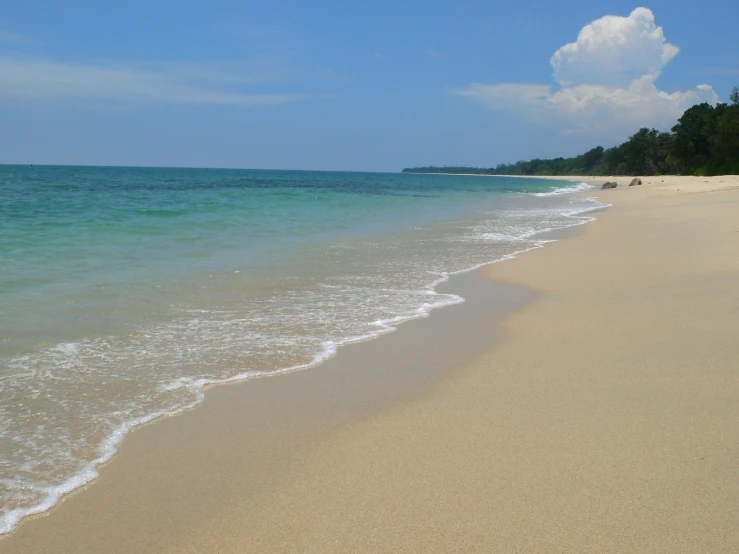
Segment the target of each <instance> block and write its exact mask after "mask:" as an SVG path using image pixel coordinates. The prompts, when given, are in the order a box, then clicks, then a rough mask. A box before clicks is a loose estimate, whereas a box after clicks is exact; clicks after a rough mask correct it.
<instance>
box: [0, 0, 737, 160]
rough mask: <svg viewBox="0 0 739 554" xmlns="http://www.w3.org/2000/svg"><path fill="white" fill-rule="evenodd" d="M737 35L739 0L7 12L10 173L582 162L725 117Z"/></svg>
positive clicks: (4, 44)
mask: <svg viewBox="0 0 739 554" xmlns="http://www.w3.org/2000/svg"><path fill="white" fill-rule="evenodd" d="M606 16H616V17H606ZM737 21H739V2H736V0H721V1H719V0H706V1H703V2H675V1H674V0H672V1H670V2H667V1H654V2H649V3H645V4H634V3H629V2H620V1H614V2H593V1H592V0H588V1H585V0H582V1H581V0H562V1H560V2H551V1H538V0H536V1H529V2H491V1H487V2H477V1H472V2H462V1H457V2H437V1H425V2H415V1H407V2H402V1H400V0H395V1H384V0H379V1H374V2H370V1H366V2H363V3H353V2H346V1H344V2H334V1H320V0H316V1H314V2H284V1H278V0H274V1H271V2H257V1H254V2H223V1H218V0H212V1H210V2H208V3H205V2H194V1H178V2H174V1H170V2H163V1H156V0H149V1H146V2H144V1H137V0H131V1H128V2H125V3H124V2H110V3H101V2H81V1H74V0H69V1H67V2H63V3H62V2H58V1H55V2H51V1H49V2H38V1H33V0H28V1H26V2H14V3H6V5H5V6H4V8H3V11H2V13H0V125H1V126H2V130H3V132H2V133H0V163H34V164H44V163H48V164H93V165H98V164H99V165H152V166H198V167H254V168H285V169H332V170H333V169H335V170H342V169H346V170H370V171H397V170H399V169H401V168H402V167H405V166H409V165H426V164H436V165H447V164H450V165H451V164H459V165H473V166H490V165H495V164H497V163H500V162H511V161H516V160H519V159H528V158H532V157H552V156H560V155H564V156H568V155H574V154H578V153H580V152H582V151H584V150H586V149H588V148H590V147H592V146H595V145H597V144H602V145H604V146H611V145H613V144H616V143H618V142H620V141H622V140H623V139H625V138H626V137H627V136H628V135H629V134H631V133H633V132H634V131H636V130H637V129H638V128H639V127H640V126H655V127H657V128H660V129H669V128H670V127H671V126H672V125H673V124H674V121H675V118H676V117H677V116H679V114H680V113H681V112H682V110H684V109H685V108H686V107H688V106H690V105H692V104H694V103H697V102H701V101H709V102H715V101H717V100H718V101H726V100H727V99H728V95H729V91H730V90H731V87H732V86H734V85H739V44H737V42H736V24H737Z"/></svg>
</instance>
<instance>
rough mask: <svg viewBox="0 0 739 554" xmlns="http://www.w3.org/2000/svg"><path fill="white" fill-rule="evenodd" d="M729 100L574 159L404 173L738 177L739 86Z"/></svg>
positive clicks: (700, 107) (698, 107)
mask: <svg viewBox="0 0 739 554" xmlns="http://www.w3.org/2000/svg"><path fill="white" fill-rule="evenodd" d="M730 99H731V104H721V103H719V104H716V105H715V106H712V105H710V104H707V103H703V104H698V105H696V106H693V107H692V108H689V109H687V110H686V111H685V112H684V113H683V115H682V116H681V117H680V119H678V121H677V124H676V125H675V126H674V127H672V130H671V132H662V131H658V130H657V129H648V128H646V127H644V128H641V129H639V131H637V132H636V133H634V134H633V135H632V136H630V137H629V139H628V140H627V141H626V142H624V143H623V144H620V145H618V146H614V147H612V148H603V147H602V146H596V147H595V148H592V149H591V150H588V151H587V152H585V153H584V154H580V155H579V156H575V157H572V158H561V157H560V158H551V159H538V158H536V159H533V160H529V161H519V162H516V163H512V164H498V165H496V166H495V167H489V168H480V167H467V166H423V167H408V168H405V169H403V173H429V174H436V173H443V174H449V175H509V176H512V177H519V176H565V175H588V176H592V177H597V176H608V175H623V176H637V175H640V176H644V175H650V176H651V175H693V176H696V177H705V176H712V175H736V174H739V134H738V133H737V130H738V129H739V88H737V87H734V89H733V91H732V93H731V96H730Z"/></svg>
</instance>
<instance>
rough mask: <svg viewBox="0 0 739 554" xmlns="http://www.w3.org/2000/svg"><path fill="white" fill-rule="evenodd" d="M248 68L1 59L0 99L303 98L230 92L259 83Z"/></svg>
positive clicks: (227, 101)
mask: <svg viewBox="0 0 739 554" xmlns="http://www.w3.org/2000/svg"><path fill="white" fill-rule="evenodd" d="M249 69H251V67H250V65H249V64H246V63H243V64H238V63H227V64H218V63H215V64H170V65H162V64H160V65H158V66H156V65H152V64H149V65H147V66H134V65H117V64H111V63H106V64H97V65H94V64H80V63H67V62H60V61H55V60H48V59H40V58H30V57H19V56H16V57H8V56H5V57H0V100H2V99H6V100H7V99H22V100H69V99H82V100H100V101H107V102H170V103H181V104H221V105H234V106H255V105H279V104H285V103H287V102H295V101H298V100H303V99H306V98H310V97H311V95H307V94H288V93H260V94H254V93H249V92H243V91H241V90H235V88H238V87H235V86H234V85H243V84H244V83H253V82H263V81H265V80H267V79H266V77H264V76H263V75H260V74H250V73H249Z"/></svg>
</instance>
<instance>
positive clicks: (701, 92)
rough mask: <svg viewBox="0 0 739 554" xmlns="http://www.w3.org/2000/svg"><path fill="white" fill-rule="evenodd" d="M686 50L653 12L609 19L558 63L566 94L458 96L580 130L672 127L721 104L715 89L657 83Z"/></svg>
mask: <svg viewBox="0 0 739 554" xmlns="http://www.w3.org/2000/svg"><path fill="white" fill-rule="evenodd" d="M679 51H680V49H679V48H678V47H677V46H675V45H673V44H670V43H669V42H667V40H666V38H665V34H664V31H663V29H662V27H658V26H657V25H656V24H655V21H654V14H653V13H652V11H651V10H649V9H647V8H636V9H635V10H634V11H632V12H631V14H630V15H629V16H628V17H621V16H615V15H607V16H605V17H602V18H600V19H597V20H595V21H593V22H592V23H590V24H588V25H586V26H585V27H583V28H582V30H581V31H580V33H579V34H578V37H577V40H576V41H575V42H571V43H569V44H565V45H564V46H562V47H561V48H560V49H559V50H557V51H556V52H555V53H554V55H553V56H552V58H551V60H550V63H551V66H552V69H553V77H554V80H555V81H556V83H557V85H558V86H553V85H536V84H519V83H503V84H482V83H477V84H473V85H471V86H469V87H467V88H465V89H461V90H457V91H455V92H456V93H458V94H461V95H463V96H466V97H468V98H471V99H473V100H476V101H478V102H480V103H482V104H484V105H486V106H488V107H490V108H493V109H506V110H516V111H520V112H523V113H525V114H526V115H528V116H530V117H534V118H536V119H538V120H541V118H542V117H545V118H546V117H549V118H554V117H556V118H560V119H566V120H567V121H568V122H570V123H571V124H572V126H574V128H577V129H580V130H584V131H587V130H593V131H596V130H597V131H600V130H602V129H605V128H609V127H611V128H613V127H629V128H633V126H634V125H638V126H655V127H666V126H670V125H671V124H672V123H673V122H674V121H675V120H676V119H677V118H678V117H679V116H680V115H681V114H682V112H683V111H684V110H685V109H687V108H689V107H690V106H692V105H694V104H697V103H700V102H709V103H715V102H716V101H717V100H718V96H717V95H716V93H715V92H714V90H713V88H712V87H710V86H709V85H699V86H697V87H695V88H694V89H691V90H687V91H677V92H672V93H668V92H665V91H662V90H659V88H657V85H656V81H657V79H658V78H659V76H660V74H661V72H662V69H663V68H664V67H665V66H666V65H667V64H668V63H669V62H670V61H671V60H672V59H673V58H674V57H675V56H676V55H677V54H678V52H679Z"/></svg>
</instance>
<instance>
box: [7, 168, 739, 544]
mask: <svg viewBox="0 0 739 554" xmlns="http://www.w3.org/2000/svg"><path fill="white" fill-rule="evenodd" d="M557 178H558V179H562V178H563V177H557ZM564 178H565V179H566V178H571V179H573V180H580V181H583V180H587V179H583V178H579V177H564ZM606 180H614V179H613V178H597V179H593V180H592V182H595V183H602V182H604V181H606ZM615 180H617V182H618V183H619V186H618V188H617V189H615V190H606V191H598V192H596V193H594V194H595V195H596V196H597V197H598V198H599V199H600V200H602V201H603V202H607V203H609V204H612V207H611V208H610V209H608V210H605V211H601V212H598V213H597V214H595V216H596V217H597V220H596V221H594V222H591V223H589V224H587V225H585V226H582V227H579V228H578V230H577V232H569V233H565V235H563V236H562V237H561V238H562V240H560V241H558V242H556V243H552V244H548V245H547V246H546V247H544V248H541V249H537V250H534V251H530V252H527V253H525V254H522V255H520V256H519V257H517V258H515V259H513V260H509V261H505V262H503V263H498V264H493V265H490V266H487V267H485V268H483V269H482V270H481V271H478V272H477V273H475V274H468V275H465V276H463V278H462V279H460V280H457V281H452V282H450V283H447V284H445V286H449V287H456V290H457V291H459V292H460V293H461V294H462V295H463V296H466V297H467V298H468V300H469V301H468V302H466V303H464V304H460V305H458V306H453V307H450V308H445V309H443V310H437V311H435V312H433V314H432V316H431V317H429V318H427V319H424V320H417V321H412V322H410V323H408V324H405V325H402V326H401V327H400V330H399V331H397V332H396V333H392V334H389V335H385V336H383V337H381V338H379V339H376V340H373V341H369V342H365V343H359V344H356V345H351V346H349V347H347V348H346V349H344V350H342V351H340V352H339V355H338V356H336V357H335V358H334V359H332V360H330V361H329V362H327V363H325V364H323V365H322V366H320V367H319V368H316V369H314V370H310V371H304V372H300V373H294V374H290V375H286V376H281V377H277V378H271V379H258V380H255V381H253V382H247V383H244V384H241V385H234V386H224V387H218V388H214V389H212V390H210V391H209V392H208V395H207V397H206V401H205V402H204V404H203V405H202V406H200V407H199V408H197V409H195V410H192V411H190V412H187V413H185V414H183V415H180V416H177V417H172V418H167V419H164V420H162V421H159V422H157V423H155V424H152V425H148V426H145V427H142V428H140V429H138V430H137V431H135V432H134V433H133V434H132V435H131V437H130V438H129V439H127V440H126V441H125V442H124V443H123V446H122V448H121V449H120V453H119V454H118V455H117V456H116V457H115V458H114V459H113V461H112V462H111V463H109V464H108V465H107V466H106V467H104V468H103V469H102V471H101V477H100V478H99V479H98V480H97V481H95V482H94V483H93V484H91V485H89V486H87V487H85V488H84V489H81V490H79V491H78V492H76V493H75V494H73V495H71V496H69V497H68V498H67V499H65V500H64V501H63V502H62V503H60V504H59V505H58V506H57V507H56V508H54V509H53V510H51V511H50V512H49V513H48V514H45V515H43V516H40V517H35V518H31V519H29V520H27V521H25V522H23V523H22V524H21V525H20V526H19V528H18V529H17V530H16V531H14V532H13V533H11V534H9V535H8V536H6V537H4V538H2V539H0V552H1V553H21V552H34V553H47V552H49V553H50V552H55V553H66V552H69V553H72V552H74V553H82V552H172V553H174V552H177V553H184V552H316V553H319V552H321V553H323V552H665V553H668V552H669V553H673V552H695V553H706V552H712V553H713V552H737V551H739V478H738V476H739V340H738V338H737V337H738V333H739V324H738V322H739V289H738V288H737V283H739V177H737V176H726V177H713V178H698V177H655V178H646V179H644V180H643V181H644V184H643V185H642V186H639V187H628V186H627V185H628V182H629V181H630V178H616V179H615ZM357 369H360V371H357ZM361 369H371V370H372V371H361ZM326 376H330V377H331V378H330V379H327V378H326ZM360 376H361V377H360Z"/></svg>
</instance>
